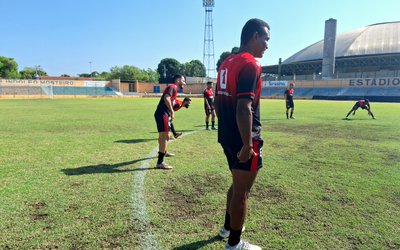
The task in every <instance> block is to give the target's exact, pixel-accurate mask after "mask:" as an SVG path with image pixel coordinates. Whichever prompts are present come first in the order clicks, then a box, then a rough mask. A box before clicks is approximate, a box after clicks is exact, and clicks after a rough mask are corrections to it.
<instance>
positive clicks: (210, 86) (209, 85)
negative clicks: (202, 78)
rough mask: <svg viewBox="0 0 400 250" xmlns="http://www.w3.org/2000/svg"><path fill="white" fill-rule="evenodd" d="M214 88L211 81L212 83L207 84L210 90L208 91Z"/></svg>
mask: <svg viewBox="0 0 400 250" xmlns="http://www.w3.org/2000/svg"><path fill="white" fill-rule="evenodd" d="M212 86H213V82H211V81H210V82H207V88H208V89H211V88H212Z"/></svg>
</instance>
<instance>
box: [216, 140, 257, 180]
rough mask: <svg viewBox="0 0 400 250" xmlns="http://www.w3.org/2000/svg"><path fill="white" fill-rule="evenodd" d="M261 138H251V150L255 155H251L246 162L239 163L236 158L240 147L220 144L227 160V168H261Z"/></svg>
mask: <svg viewBox="0 0 400 250" xmlns="http://www.w3.org/2000/svg"><path fill="white" fill-rule="evenodd" d="M263 143H264V142H263V141H262V140H253V150H254V152H255V153H256V154H257V156H254V155H253V156H252V157H251V158H250V159H249V160H248V161H247V162H244V163H241V162H239V160H238V158H237V154H238V153H239V151H240V149H232V148H230V147H229V146H224V145H222V148H223V149H224V153H225V156H226V159H227V161H228V165H229V170H231V171H232V170H233V169H240V170H244V171H249V172H257V171H258V170H259V169H260V168H262V146H263Z"/></svg>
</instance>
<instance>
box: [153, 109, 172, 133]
mask: <svg viewBox="0 0 400 250" xmlns="http://www.w3.org/2000/svg"><path fill="white" fill-rule="evenodd" d="M154 118H155V119H156V124H157V131H158V132H169V127H170V121H169V116H168V114H166V113H155V114H154Z"/></svg>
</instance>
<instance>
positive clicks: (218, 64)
mask: <svg viewBox="0 0 400 250" xmlns="http://www.w3.org/2000/svg"><path fill="white" fill-rule="evenodd" d="M230 55H231V52H229V51H225V52H222V53H221V55H220V56H219V59H218V62H217V71H219V67H221V65H222V63H223V62H224V61H225V59H226V58H228V56H230Z"/></svg>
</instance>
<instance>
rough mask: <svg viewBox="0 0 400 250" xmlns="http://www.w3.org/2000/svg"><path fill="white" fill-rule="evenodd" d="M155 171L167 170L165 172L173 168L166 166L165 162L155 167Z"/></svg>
mask: <svg viewBox="0 0 400 250" xmlns="http://www.w3.org/2000/svg"><path fill="white" fill-rule="evenodd" d="M156 169H167V170H170V169H173V167H172V166H171V165H168V164H167V163H165V162H162V163H160V164H157V165H156Z"/></svg>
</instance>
